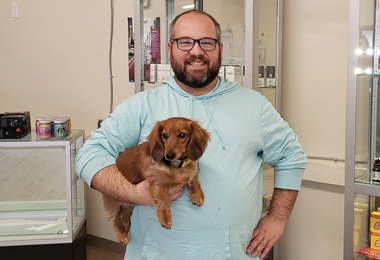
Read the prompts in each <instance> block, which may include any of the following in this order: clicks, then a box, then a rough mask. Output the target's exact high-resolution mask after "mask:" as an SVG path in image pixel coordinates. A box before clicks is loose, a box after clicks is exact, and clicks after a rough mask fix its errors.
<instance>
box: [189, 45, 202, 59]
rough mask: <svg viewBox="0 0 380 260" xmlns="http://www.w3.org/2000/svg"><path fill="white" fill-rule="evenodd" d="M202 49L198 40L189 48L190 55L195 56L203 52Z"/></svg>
mask: <svg viewBox="0 0 380 260" xmlns="http://www.w3.org/2000/svg"><path fill="white" fill-rule="evenodd" d="M203 52H204V51H203V50H202V48H201V46H200V43H199V42H196V43H195V44H194V46H193V48H192V49H191V50H190V54H191V55H194V56H197V55H199V54H203Z"/></svg>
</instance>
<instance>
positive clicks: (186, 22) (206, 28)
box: [175, 13, 216, 38]
mask: <svg viewBox="0 0 380 260" xmlns="http://www.w3.org/2000/svg"><path fill="white" fill-rule="evenodd" d="M183 27H185V28H186V27H189V28H186V29H187V30H181V28H183ZM194 32H197V33H201V32H203V33H204V34H205V35H202V37H210V38H214V37H215V36H216V28H215V25H214V23H213V21H212V20H211V19H210V17H208V16H207V15H204V14H198V13H189V14H185V15H183V16H181V17H179V18H178V20H177V22H176V24H175V36H176V38H179V37H190V38H191V35H190V33H194Z"/></svg>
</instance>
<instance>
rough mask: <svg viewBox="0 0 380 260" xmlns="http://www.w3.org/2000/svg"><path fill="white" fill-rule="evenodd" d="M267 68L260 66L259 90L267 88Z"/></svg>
mask: <svg viewBox="0 0 380 260" xmlns="http://www.w3.org/2000/svg"><path fill="white" fill-rule="evenodd" d="M265 71H266V66H265V65H261V66H259V88H265V83H266V78H267V77H266V73H265Z"/></svg>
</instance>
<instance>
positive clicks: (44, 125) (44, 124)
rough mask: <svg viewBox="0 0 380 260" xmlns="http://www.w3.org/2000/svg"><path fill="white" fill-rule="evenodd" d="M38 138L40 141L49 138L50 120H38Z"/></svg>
mask: <svg viewBox="0 0 380 260" xmlns="http://www.w3.org/2000/svg"><path fill="white" fill-rule="evenodd" d="M38 136H39V137H40V139H41V140H46V139H50V138H51V121H50V120H40V125H39V127H38Z"/></svg>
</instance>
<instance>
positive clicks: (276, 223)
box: [246, 188, 298, 259]
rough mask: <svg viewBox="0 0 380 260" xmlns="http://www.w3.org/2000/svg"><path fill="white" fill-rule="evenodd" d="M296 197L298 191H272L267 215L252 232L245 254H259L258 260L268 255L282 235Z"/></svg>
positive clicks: (253, 255)
mask: <svg viewBox="0 0 380 260" xmlns="http://www.w3.org/2000/svg"><path fill="white" fill-rule="evenodd" d="M297 195H298V190H285V189H278V188H275V189H274V191H273V197H272V201H271V205H270V210H269V213H268V215H267V216H265V217H263V218H262V219H260V221H259V223H258V224H257V227H256V228H255V230H254V231H253V233H252V237H251V243H250V244H249V246H248V248H247V251H246V252H247V254H250V255H251V256H252V257H256V256H258V255H259V253H260V252H261V255H260V258H261V259H263V258H264V257H265V256H266V255H267V254H268V253H269V251H270V249H271V248H272V247H273V245H274V243H276V242H277V240H279V239H280V237H281V236H282V233H284V229H285V225H286V222H287V221H288V219H289V216H290V213H291V212H292V209H293V206H294V203H295V202H296V198H297ZM252 251H253V252H252Z"/></svg>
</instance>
